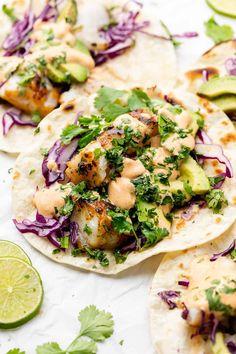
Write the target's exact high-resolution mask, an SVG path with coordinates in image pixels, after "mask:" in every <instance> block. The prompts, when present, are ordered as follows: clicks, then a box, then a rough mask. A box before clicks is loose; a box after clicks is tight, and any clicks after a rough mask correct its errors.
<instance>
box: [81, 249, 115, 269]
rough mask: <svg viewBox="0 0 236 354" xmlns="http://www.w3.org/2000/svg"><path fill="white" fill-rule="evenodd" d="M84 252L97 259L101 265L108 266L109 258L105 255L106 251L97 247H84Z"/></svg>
mask: <svg viewBox="0 0 236 354" xmlns="http://www.w3.org/2000/svg"><path fill="white" fill-rule="evenodd" d="M85 250H86V253H87V256H88V257H89V258H93V259H96V260H98V261H99V263H100V264H101V266H102V267H108V266H109V259H108V258H107V256H106V253H105V252H103V251H101V250H99V249H91V248H88V247H86V249H85Z"/></svg>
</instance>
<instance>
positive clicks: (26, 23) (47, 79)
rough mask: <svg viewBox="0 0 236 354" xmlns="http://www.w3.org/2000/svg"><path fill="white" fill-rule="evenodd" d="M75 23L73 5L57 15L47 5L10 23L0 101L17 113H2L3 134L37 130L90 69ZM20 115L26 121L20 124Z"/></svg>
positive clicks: (53, 7) (70, 1)
mask: <svg viewBox="0 0 236 354" xmlns="http://www.w3.org/2000/svg"><path fill="white" fill-rule="evenodd" d="M76 23H77V5H76V2H75V1H74V0H68V1H67V2H66V4H65V5H64V7H63V8H62V9H61V11H60V12H59V11H58V9H57V6H56V5H55V4H54V3H53V2H51V3H49V4H47V5H46V6H45V8H44V9H43V11H42V12H41V14H40V15H39V16H36V15H34V13H33V12H32V11H31V10H29V11H28V13H27V14H25V16H24V18H23V19H22V20H17V19H15V20H14V22H13V25H12V31H11V33H10V34H9V35H8V36H7V37H6V39H5V41H4V42H3V45H2V48H3V51H2V54H1V55H2V56H1V58H0V65H1V80H0V81H1V87H0V98H1V99H2V100H4V101H5V102H8V103H9V104H10V105H12V106H13V107H14V108H16V109H11V108H10V109H9V110H7V111H6V112H5V114H4V117H3V120H2V124H3V134H4V135H6V134H7V133H8V131H9V129H10V128H11V127H12V126H13V125H14V124H17V125H30V126H37V125H38V123H39V122H40V120H41V119H42V118H43V117H45V116H46V115H47V114H48V113H50V112H51V111H52V110H53V109H54V108H55V107H57V106H58V105H59V103H60V95H61V93H62V92H63V91H65V90H68V89H69V87H70V85H71V84H72V83H75V82H76V83H82V82H84V81H85V80H86V79H87V78H88V76H89V73H90V71H91V70H92V69H93V68H94V66H95V64H94V60H93V58H92V56H91V55H90V52H89V50H88V49H87V47H86V46H85V44H84V43H83V42H81V41H80V40H79V39H78V38H77V36H76V26H75V25H76ZM21 111H22V112H25V113H27V114H29V115H30V118H29V120H27V121H26V120H22V119H21ZM12 112H13V113H12ZM21 122H22V124H21Z"/></svg>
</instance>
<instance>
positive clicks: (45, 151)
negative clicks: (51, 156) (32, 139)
mask: <svg viewBox="0 0 236 354" xmlns="http://www.w3.org/2000/svg"><path fill="white" fill-rule="evenodd" d="M48 152H49V149H47V148H40V154H41V155H42V156H45V157H46V156H48Z"/></svg>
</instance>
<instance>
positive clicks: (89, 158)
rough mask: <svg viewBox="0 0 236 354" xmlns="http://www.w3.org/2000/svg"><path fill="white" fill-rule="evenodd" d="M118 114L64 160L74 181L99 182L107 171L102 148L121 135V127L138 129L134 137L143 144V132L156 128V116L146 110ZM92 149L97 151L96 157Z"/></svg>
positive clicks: (109, 146)
mask: <svg viewBox="0 0 236 354" xmlns="http://www.w3.org/2000/svg"><path fill="white" fill-rule="evenodd" d="M133 114H134V115H135V117H133V116H132V115H131V114H123V115H121V116H120V117H118V118H117V119H116V120H115V121H114V122H113V123H112V124H111V125H110V126H109V127H108V128H107V129H106V130H105V131H104V132H103V133H101V134H100V135H99V136H98V137H97V139H96V140H95V141H94V142H91V143H90V144H88V145H87V146H86V147H85V148H84V149H83V150H81V151H80V152H79V153H78V154H77V155H75V156H74V157H73V158H72V160H71V161H69V162H68V163H67V166H68V168H67V169H66V176H67V177H68V178H69V180H71V181H72V182H73V183H74V184H77V183H79V182H81V181H87V182H88V184H89V185H90V187H95V186H99V185H101V184H102V182H103V181H104V180H105V178H106V176H107V173H108V163H107V160H106V158H105V155H104V154H105V151H106V150H108V149H110V148H112V141H113V140H115V139H120V138H122V137H124V128H125V127H129V128H132V129H133V131H134V132H138V133H140V135H138V136H137V137H134V140H135V141H136V142H137V143H138V144H140V145H141V146H142V145H143V140H144V138H145V136H150V137H151V136H154V135H155V134H156V132H157V117H156V116H155V115H151V114H150V113H149V114H148V113H147V112H133ZM95 150H96V151H97V152H98V151H99V157H96V156H95V155H96V154H95Z"/></svg>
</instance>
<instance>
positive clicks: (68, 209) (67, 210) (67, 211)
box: [58, 195, 75, 216]
mask: <svg viewBox="0 0 236 354" xmlns="http://www.w3.org/2000/svg"><path fill="white" fill-rule="evenodd" d="M64 200H65V204H64V206H63V207H61V208H60V209H58V213H59V214H60V215H62V216H70V215H71V213H72V211H73V210H74V206H75V203H74V202H73V200H72V199H71V197H69V196H68V195H67V196H66V197H65V198H64Z"/></svg>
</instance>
